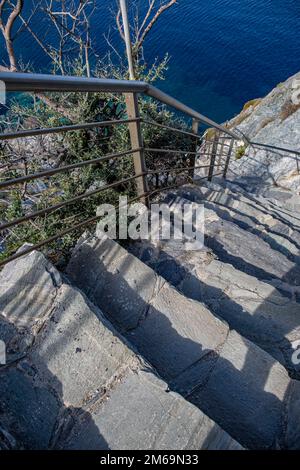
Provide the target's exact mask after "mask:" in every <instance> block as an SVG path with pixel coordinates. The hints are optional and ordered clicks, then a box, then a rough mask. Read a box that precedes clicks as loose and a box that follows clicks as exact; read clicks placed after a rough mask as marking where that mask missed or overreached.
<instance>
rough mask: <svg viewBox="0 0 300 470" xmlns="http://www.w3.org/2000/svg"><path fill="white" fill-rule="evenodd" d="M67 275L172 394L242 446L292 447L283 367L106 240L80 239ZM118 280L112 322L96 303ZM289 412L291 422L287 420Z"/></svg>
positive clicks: (298, 438) (289, 385) (289, 394)
mask: <svg viewBox="0 0 300 470" xmlns="http://www.w3.org/2000/svg"><path fill="white" fill-rule="evenodd" d="M99 235H100V233H99V234H98V236H99ZM110 253H113V257H112V256H110V255H109V254H110ZM90 259H93V269H92V272H91V271H90V269H89V263H88V260H90ZM112 259H113V262H112ZM67 272H68V274H69V276H70V277H71V278H72V279H73V281H74V282H75V283H76V284H77V285H78V286H79V287H81V288H82V289H83V290H85V292H87V293H88V294H89V296H90V298H91V299H92V300H93V301H94V302H96V299H97V305H98V306H99V307H100V308H101V309H102V310H103V312H104V313H105V315H106V316H107V317H108V318H109V319H110V320H112V322H113V323H114V325H115V326H117V328H119V329H120V331H122V333H123V334H124V335H125V336H126V337H127V339H129V341H130V342H131V343H132V344H133V345H134V346H135V347H136V348H137V349H138V350H139V352H141V353H142V354H143V356H144V357H145V358H146V359H148V360H149V361H150V362H151V364H152V365H153V366H155V368H156V369H157V370H158V371H159V373H160V374H161V375H162V377H163V378H165V379H166V380H167V381H168V383H169V385H170V387H171V389H172V390H175V391H178V392H179V393H181V394H182V395H184V396H185V397H187V398H188V399H189V400H190V401H191V402H193V403H194V404H196V405H197V406H198V407H199V408H200V409H205V411H206V413H207V414H208V415H209V416H210V417H211V418H212V419H214V420H217V421H218V422H219V423H220V424H221V426H222V427H223V428H224V429H226V430H227V431H228V432H230V433H231V434H232V435H233V436H234V437H236V438H237V437H238V438H239V439H240V442H241V443H242V444H243V445H244V446H246V447H250V448H277V447H280V448H285V447H287V448H290V447H294V446H298V447H299V445H300V434H298V431H296V432H295V433H294V434H293V435H291V434H290V433H289V432H288V431H287V427H286V424H285V423H287V422H289V420H290V419H292V420H295V419H296V420H297V419H299V418H300V416H299V413H300V411H297V412H296V405H295V403H297V402H298V391H297V387H295V386H294V381H293V380H292V379H290V378H289V376H288V373H287V371H286V370H285V368H284V367H283V366H282V365H281V364H280V363H279V362H278V361H277V360H276V359H274V358H273V357H272V356H270V355H269V354H268V353H267V352H265V351H263V350H262V349H260V348H259V347H258V346H256V345H255V344H253V343H252V342H251V341H249V340H247V339H245V338H243V337H242V336H240V335H239V334H238V333H237V332H235V331H233V330H229V328H228V326H227V324H226V323H223V322H222V321H220V320H219V318H218V317H217V316H216V315H213V314H212V313H211V312H210V311H209V310H208V309H207V308H206V307H205V306H204V305H203V304H202V303H199V302H195V301H192V300H189V299H188V298H187V297H185V296H183V295H181V294H179V292H176V290H174V289H173V288H171V287H170V286H169V284H168V283H166V282H164V281H163V280H162V278H161V277H160V276H158V275H156V274H155V273H154V272H153V271H151V270H150V272H149V268H148V267H145V265H144V263H142V262H141V261H139V260H138V259H137V258H136V257H134V256H133V255H131V254H128V253H127V252H126V250H124V249H123V248H122V247H120V246H119V245H118V244H116V243H115V242H114V241H112V240H108V239H107V238H106V237H105V236H102V238H101V239H100V238H98V237H90V238H87V239H86V240H82V241H81V243H80V244H79V245H78V246H77V248H76V249H75V251H74V253H73V256H72V259H71V261H70V263H69V266H68V269H67ZM120 273H122V276H123V283H122V284H120V283H116V282H115V283H114V300H113V306H114V308H113V316H112V315H111V314H110V305H109V303H108V301H107V298H105V300H104V301H103V302H102V297H101V295H100V293H101V292H103V291H104V290H105V289H106V287H108V286H109V284H110V283H112V282H114V279H113V278H114V276H117V277H118V276H119V275H120ZM127 273H128V274H127ZM134 273H136V274H135V276H134ZM127 275H128V278H127ZM153 276H154V279H155V278H156V281H152V282H153V284H154V285H155V287H154V288H153V289H152V293H151V295H148V296H145V293H144V291H142V292H141V296H142V297H143V302H144V308H143V309H141V304H140V302H139V301H138V300H137V297H138V296H139V286H143V285H147V279H148V278H149V279H152V280H153ZM118 286H119V287H118ZM118 299H119V300H118ZM123 299H126V308H125V315H123V307H124V306H123V304H122V303H121V302H122V300H123ZM136 307H138V317H137V316H136ZM132 318H134V322H133V321H132ZM134 324H135V326H133V325H134ZM289 409H290V410H293V413H296V415H297V418H295V415H293V418H290V417H289V415H288V412H287V410H289Z"/></svg>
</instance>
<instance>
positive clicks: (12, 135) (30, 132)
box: [0, 118, 140, 140]
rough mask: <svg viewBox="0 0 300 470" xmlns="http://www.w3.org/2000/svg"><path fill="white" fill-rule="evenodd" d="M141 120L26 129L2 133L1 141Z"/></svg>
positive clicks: (120, 120) (0, 135)
mask: <svg viewBox="0 0 300 470" xmlns="http://www.w3.org/2000/svg"><path fill="white" fill-rule="evenodd" d="M139 120H140V118H136V119H119V120H114V121H102V122H88V123H86V124H72V125H69V126H59V127H47V128H42V129H25V130H21V131H15V132H7V133H4V132H3V133H0V140H10V139H19V138H21V137H33V136H38V135H45V134H57V133H60V132H72V131H80V130H85V129H94V128H95V127H106V126H112V125H119V124H130V123H131V122H136V121H139Z"/></svg>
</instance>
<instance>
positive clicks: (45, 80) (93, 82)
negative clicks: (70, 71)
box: [0, 72, 239, 139]
mask: <svg viewBox="0 0 300 470" xmlns="http://www.w3.org/2000/svg"><path fill="white" fill-rule="evenodd" d="M0 80H2V81H3V82H4V83H5V85H6V90H7V91H28V92H49V91H55V92H98V93H99V92H112V93H143V94H145V95H148V96H151V97H152V98H155V99H157V100H158V101H160V102H161V103H164V104H166V105H168V106H171V107H172V108H174V109H177V111H180V112H182V113H184V114H187V115H188V116H189V117H191V118H193V119H196V120H197V121H199V122H202V123H203V124H206V125H207V126H210V127H214V128H215V129H218V130H220V131H222V132H224V133H225V134H227V135H229V136H231V137H233V138H235V139H239V136H238V135H237V134H235V133H234V132H232V131H230V130H228V129H226V127H224V126H222V125H220V124H218V123H216V122H215V121H213V120H211V119H209V118H207V117H206V116H204V115H203V114H200V113H198V112H197V111H195V110H194V109H192V108H190V107H188V106H186V105H185V104H183V103H182V102H181V101H179V100H177V99H175V98H173V97H172V96H170V95H168V94H167V93H164V92H162V91H161V90H159V89H158V88H156V87H154V86H153V85H149V84H148V83H146V82H142V81H136V80H116V79H108V78H87V77H70V76H58V75H45V74H33V73H15V72H14V73H12V72H1V73H0Z"/></svg>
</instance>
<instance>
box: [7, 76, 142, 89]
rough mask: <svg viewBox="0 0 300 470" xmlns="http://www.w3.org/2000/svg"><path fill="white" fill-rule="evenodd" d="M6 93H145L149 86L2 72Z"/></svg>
mask: <svg viewBox="0 0 300 470" xmlns="http://www.w3.org/2000/svg"><path fill="white" fill-rule="evenodd" d="M0 80H2V81H3V82H4V83H5V86H6V91H28V92H50V91H55V92H95V93H99V92H112V93H135V92H136V93H144V92H146V91H147V89H148V87H149V85H148V84H147V83H146V82H141V81H134V80H116V79H108V78H87V77H72V76H61V75H46V74H34V73H15V72H1V73H0Z"/></svg>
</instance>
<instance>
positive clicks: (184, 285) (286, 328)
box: [150, 251, 300, 379]
mask: <svg viewBox="0 0 300 470" xmlns="http://www.w3.org/2000/svg"><path fill="white" fill-rule="evenodd" d="M150 264H151V266H152V268H153V269H154V270H155V271H156V272H157V273H158V274H159V275H161V276H162V277H163V278H164V279H166V280H167V281H168V282H170V284H172V285H173V286H174V287H175V288H176V289H179V291H181V292H182V293H183V294H184V295H185V296H187V297H188V298H190V299H193V300H196V301H199V302H202V303H203V304H205V305H206V306H207V307H208V308H209V309H210V310H211V311H212V312H213V313H214V314H216V315H217V316H218V317H219V318H222V319H223V320H225V321H226V322H227V323H228V324H229V326H230V328H232V329H234V330H236V331H238V332H239V333H240V334H241V335H242V336H244V337H245V338H247V339H248V340H249V341H252V342H254V343H255V344H258V345H259V346H260V347H261V348H262V349H264V350H265V351H266V352H268V353H269V354H271V356H273V357H274V358H275V359H276V360H277V361H279V362H280V363H281V364H283V365H284V366H285V367H286V369H287V370H288V372H289V374H290V376H291V377H293V378H296V379H300V364H299V365H295V364H293V363H292V354H293V352H294V349H293V344H292V343H291V341H289V340H288V339H287V338H286V335H288V334H289V333H291V332H292V331H294V330H295V331H296V330H298V328H299V321H298V319H297V318H293V322H292V321H291V319H287V320H286V322H284V318H281V319H280V318H279V319H278V318H277V317H276V313H274V314H275V319H274V320H275V321H274V322H273V321H272V318H270V316H271V315H272V312H271V313H270V310H271V311H272V307H271V306H272V302H273V300H272V299H269V298H268V297H267V298H265V299H263V298H261V302H260V304H259V305H258V307H257V310H256V311H255V312H254V313H253V314H250V313H249V312H247V310H246V308H245V307H244V306H242V305H241V304H239V303H237V302H235V301H234V300H233V299H232V298H230V297H229V295H227V294H226V292H225V291H224V290H222V289H219V288H217V287H214V286H212V285H209V284H206V283H205V282H204V281H203V280H202V279H198V278H197V276H196V275H194V274H193V273H192V272H191V270H189V269H188V268H187V267H185V266H184V265H183V264H181V263H180V261H177V260H176V259H174V258H172V257H171V256H170V255H169V254H167V253H165V252H164V251H161V252H160V261H159V262H158V263H157V264H156V263H155V262H153V263H150ZM203 269H205V267H203ZM247 288H250V286H245V289H247ZM246 293H247V292H246ZM284 293H285V294H286V292H284ZM258 295H259V293H258ZM273 308H274V309H275V308H276V306H275V305H274V307H273ZM299 312H300V305H299ZM294 317H295V316H294ZM276 322H278V323H276ZM298 338H299V335H298V336H297V337H296V338H295V339H298Z"/></svg>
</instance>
